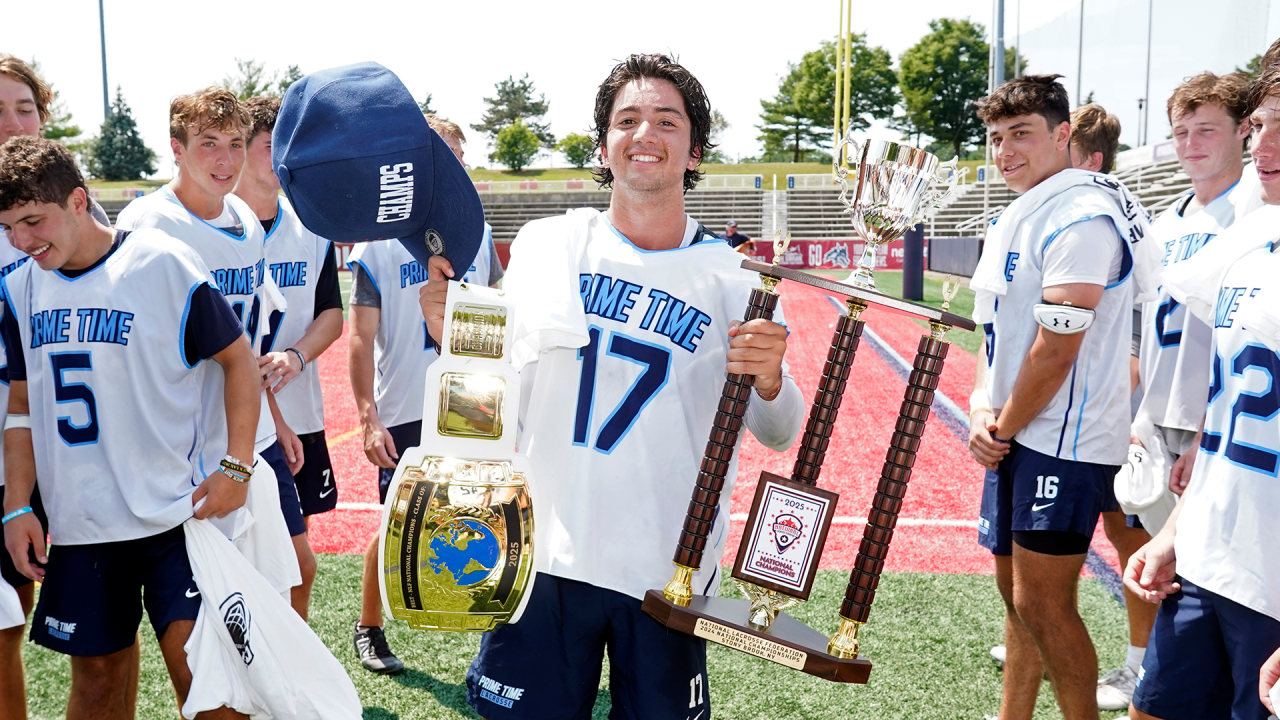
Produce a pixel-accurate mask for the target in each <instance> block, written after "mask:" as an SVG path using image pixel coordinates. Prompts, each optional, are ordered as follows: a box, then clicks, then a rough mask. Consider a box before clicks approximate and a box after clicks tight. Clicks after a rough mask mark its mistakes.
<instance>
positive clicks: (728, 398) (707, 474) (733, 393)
mask: <svg viewBox="0 0 1280 720" xmlns="http://www.w3.org/2000/svg"><path fill="white" fill-rule="evenodd" d="M760 279H761V281H762V282H763V284H764V287H763V288H756V289H753V290H752V291H751V299H750V301H749V302H748V305H747V313H746V316H745V317H744V319H743V322H750V321H752V320H755V319H756V318H764V319H766V320H772V319H773V311H774V310H775V309H776V308H777V307H778V295H777V293H776V292H774V287H775V286H776V285H777V284H778V280H777V278H772V277H768V276H766V275H761V276H760ZM754 384H755V377H754V376H752V375H734V374H730V375H729V376H728V377H727V378H726V379H725V383H724V390H723V391H722V392H721V394H720V404H719V405H718V410H717V412H716V418H715V422H714V424H713V425H712V427H711V437H710V439H708V440H707V450H706V452H705V453H704V454H703V458H702V467H701V469H700V471H699V472H698V482H697V486H696V487H694V489H693V498H692V499H691V500H690V501H689V511H688V513H687V514H686V515H685V519H684V530H683V531H682V532H681V533H680V542H679V544H678V545H677V546H676V554H675V557H674V558H672V562H674V563H675V565H676V573H675V576H674V577H673V578H671V582H669V583H667V586H666V587H665V588H663V590H662V594H663V596H664V597H666V598H667V599H668V600H670V601H671V602H673V603H675V604H677V605H680V606H682V607H688V606H689V602H690V601H691V600H692V599H693V585H692V579H693V571H694V570H697V569H698V568H699V567H701V565H702V551H703V550H705V549H706V547H707V535H708V534H709V533H710V532H711V526H712V524H713V523H714V521H715V517H716V509H717V508H718V507H719V505H720V490H721V489H722V488H723V487H724V479H725V473H727V472H728V471H729V462H730V461H731V460H732V459H733V452H734V449H735V448H736V447H737V445H738V433H739V432H740V431H741V430H742V418H743V416H744V415H745V414H746V412H747V401H748V400H750V399H751V391H752V390H751V389H752V386H753V385H754Z"/></svg>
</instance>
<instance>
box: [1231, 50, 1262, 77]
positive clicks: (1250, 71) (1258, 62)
mask: <svg viewBox="0 0 1280 720" xmlns="http://www.w3.org/2000/svg"><path fill="white" fill-rule="evenodd" d="M1236 72H1238V73H1244V74H1245V75H1248V76H1249V78H1250V79H1252V80H1257V79H1258V78H1259V77H1261V76H1262V56H1261V55H1254V56H1253V58H1252V59H1251V60H1249V62H1247V63H1245V66H1244V67H1237V68H1236Z"/></svg>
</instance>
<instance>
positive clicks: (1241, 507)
mask: <svg viewBox="0 0 1280 720" xmlns="http://www.w3.org/2000/svg"><path fill="white" fill-rule="evenodd" d="M1224 239H1225V238H1224ZM1272 247H1273V246H1272V245H1270V244H1268V245H1266V246H1264V247H1262V248H1259V249H1257V250H1254V251H1253V252H1250V253H1249V254H1247V255H1245V256H1243V257H1241V258H1240V259H1239V260H1237V261H1236V262H1235V263H1234V264H1232V266H1231V268H1230V269H1229V270H1227V273H1226V275H1225V276H1224V277H1223V280H1222V286H1221V287H1220V288H1219V290H1218V303H1217V309H1216V312H1215V314H1214V315H1215V317H1214V318H1213V320H1214V323H1213V325H1214V327H1213V351H1212V355H1211V361H1210V365H1211V368H1210V371H1211V372H1210V378H1209V406H1208V409H1207V410H1206V412H1205V418H1204V434H1203V435H1202V437H1201V441H1200V451H1199V453H1198V455H1197V457H1196V461H1195V468H1194V471H1193V472H1194V474H1193V476H1192V479H1191V483H1190V485H1189V486H1188V487H1187V490H1186V492H1185V493H1184V494H1183V497H1182V505H1183V507H1182V510H1181V513H1180V515H1179V517H1178V534H1177V538H1176V540H1175V543H1176V551H1177V557H1178V574H1179V575H1182V576H1183V577H1185V578H1187V579H1188V580H1190V581H1191V582H1193V583H1195V584H1197V585H1199V586H1201V587H1203V588H1205V589H1207V590H1210V591H1212V592H1215V593H1217V594H1219V595H1222V596H1224V597H1227V598H1230V599H1231V600H1234V601H1236V602H1238V603H1240V604H1241V605H1244V606H1245V607H1248V608H1251V609H1253V610H1256V611H1258V612H1261V613H1263V614H1265V615H1269V616H1270V617H1273V618H1276V619H1278V620H1280V553H1277V552H1276V548H1275V543H1274V540H1273V538H1274V536H1275V533H1274V527H1275V522H1276V517H1277V514H1278V513H1280V477H1277V476H1278V475H1280V383H1278V381H1280V355H1277V354H1276V353H1275V352H1273V351H1271V350H1270V349H1269V348H1268V347H1267V346H1266V345H1264V344H1262V342H1260V341H1259V340H1258V339H1257V338H1256V337H1255V336H1254V335H1253V334H1252V333H1251V332H1249V330H1248V328H1245V327H1242V323H1241V322H1240V311H1241V310H1242V309H1243V308H1246V307H1247V306H1248V304H1249V303H1250V302H1255V301H1256V300H1255V297H1256V296H1257V294H1258V293H1259V292H1260V291H1261V289H1262V288H1264V287H1267V286H1271V287H1275V285H1276V282H1277V281H1276V279H1277V278H1280V253H1277V252H1275V251H1273V250H1272Z"/></svg>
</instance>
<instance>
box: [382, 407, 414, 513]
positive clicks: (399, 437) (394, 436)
mask: <svg viewBox="0 0 1280 720" xmlns="http://www.w3.org/2000/svg"><path fill="white" fill-rule="evenodd" d="M387 432H388V433H390V434H391V442H393V443H395V444H396V454H397V455H403V454H404V451H405V450H408V449H409V448H412V447H418V445H420V444H422V421H421V420H415V421H413V422H407V423H404V424H401V425H395V426H393V427H389V428H387ZM395 476H396V469H395V468H384V467H380V468H378V501H379V502H383V503H385V502H386V501H387V488H389V487H391V481H392V480H393V479H395Z"/></svg>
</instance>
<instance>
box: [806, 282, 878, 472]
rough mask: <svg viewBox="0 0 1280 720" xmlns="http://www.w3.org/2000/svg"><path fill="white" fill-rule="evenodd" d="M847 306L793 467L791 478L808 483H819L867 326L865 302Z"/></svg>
mask: <svg viewBox="0 0 1280 720" xmlns="http://www.w3.org/2000/svg"><path fill="white" fill-rule="evenodd" d="M845 305H846V306H847V307H848V308H849V312H848V314H847V315H841V316H840V318H839V320H837V321H836V332H835V334H834V335H833V336H832V338H831V349H830V350H828V351H827V362H826V364H825V365H823V367H822V380H820V381H819V382H818V391H817V392H816V393H814V396H813V406H812V407H811V408H810V409H809V419H808V421H807V422H806V423H805V428H804V438H803V439H802V440H801V442H800V452H799V454H798V455H797V456H796V463H795V466H794V467H793V468H792V470H791V479H792V480H795V481H796V482H802V483H805V484H807V485H817V484H818V476H819V474H821V473H822V461H823V460H824V459H825V458H826V455H827V445H828V444H829V443H830V442H831V432H832V430H833V429H835V425H836V417H837V416H838V415H839V414H840V403H841V399H842V398H843V397H844V387H845V383H846V382H847V381H848V379H849V368H850V367H852V366H853V356H854V353H856V352H857V351H858V343H859V342H860V341H861V340H862V328H863V326H864V325H866V323H865V322H863V321H862V311H864V310H866V309H867V304H866V303H864V302H862V301H861V300H859V299H857V298H852V297H851V298H848V299H847V300H845Z"/></svg>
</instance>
